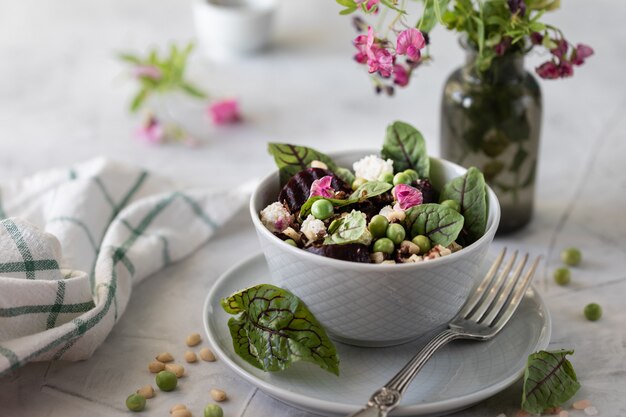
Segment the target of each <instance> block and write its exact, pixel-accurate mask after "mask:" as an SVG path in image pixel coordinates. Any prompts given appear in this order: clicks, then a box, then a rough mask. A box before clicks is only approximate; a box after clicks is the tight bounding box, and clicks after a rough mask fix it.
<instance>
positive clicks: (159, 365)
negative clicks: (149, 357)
mask: <svg viewBox="0 0 626 417" xmlns="http://www.w3.org/2000/svg"><path fill="white" fill-rule="evenodd" d="M163 369H165V364H164V363H163V362H159V361H152V362H150V363H149V364H148V370H149V371H150V372H152V373H153V374H158V373H159V372H161V371H162V370H163Z"/></svg>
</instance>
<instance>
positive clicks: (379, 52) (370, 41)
mask: <svg viewBox="0 0 626 417" xmlns="http://www.w3.org/2000/svg"><path fill="white" fill-rule="evenodd" d="M365 52H366V53H367V65H369V72H370V74H371V73H374V72H378V73H379V74H380V75H381V76H382V77H385V78H387V77H389V76H391V73H392V72H393V55H391V52H389V51H388V50H387V49H385V48H381V47H380V46H378V45H374V30H373V29H372V27H371V26H370V27H369V28H368V29H367V43H366V45H365Z"/></svg>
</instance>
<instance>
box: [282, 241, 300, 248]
mask: <svg viewBox="0 0 626 417" xmlns="http://www.w3.org/2000/svg"><path fill="white" fill-rule="evenodd" d="M285 243H286V244H288V245H291V246H295V247H296V248H297V247H298V244H297V243H296V241H295V240H293V239H285Z"/></svg>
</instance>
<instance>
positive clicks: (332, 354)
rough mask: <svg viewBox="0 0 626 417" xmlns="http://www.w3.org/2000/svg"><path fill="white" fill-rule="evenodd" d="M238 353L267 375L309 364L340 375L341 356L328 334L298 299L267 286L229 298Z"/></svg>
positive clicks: (227, 307)
mask: <svg viewBox="0 0 626 417" xmlns="http://www.w3.org/2000/svg"><path fill="white" fill-rule="evenodd" d="M221 303H222V308H224V310H225V311H226V312H227V313H229V314H236V315H237V316H236V317H232V318H231V319H230V320H228V327H229V329H230V334H231V336H232V338H233V347H234V349H235V352H236V353H237V354H238V355H239V356H241V357H242V358H243V359H245V360H246V361H247V362H248V363H250V364H251V365H253V366H255V367H257V368H259V369H262V370H264V371H270V372H274V371H282V370H284V369H287V368H288V367H289V366H290V365H291V364H292V363H293V362H297V361H307V362H313V363H315V364H317V365H319V366H320V367H321V368H322V369H325V370H327V371H329V372H332V373H334V374H335V375H339V358H338V357H337V350H336V349H335V346H334V345H333V343H332V342H331V341H330V339H329V338H328V335H327V334H326V331H325V330H324V328H323V327H322V325H321V324H320V323H319V322H318V321H317V319H316V318H315V316H313V314H312V313H311V312H310V311H309V309H308V308H307V307H306V305H305V304H304V303H303V302H302V301H301V300H300V299H299V298H298V297H296V296H295V295H293V294H291V293H290V292H289V291H287V290H284V289H282V288H278V287H275V286H273V285H268V284H261V285H257V286H254V287H250V288H247V289H245V290H241V291H239V292H236V293H234V294H232V295H231V296H229V297H226V298H223V299H222V301H221Z"/></svg>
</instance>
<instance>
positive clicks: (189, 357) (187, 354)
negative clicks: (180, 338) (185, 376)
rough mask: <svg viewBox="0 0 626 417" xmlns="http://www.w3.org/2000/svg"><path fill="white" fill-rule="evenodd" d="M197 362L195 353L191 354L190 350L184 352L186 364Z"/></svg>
mask: <svg viewBox="0 0 626 417" xmlns="http://www.w3.org/2000/svg"><path fill="white" fill-rule="evenodd" d="M197 360H198V357H197V356H196V354H195V353H193V352H192V351H190V350H188V351H187V352H185V361H187V363H193V362H196V361H197Z"/></svg>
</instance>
